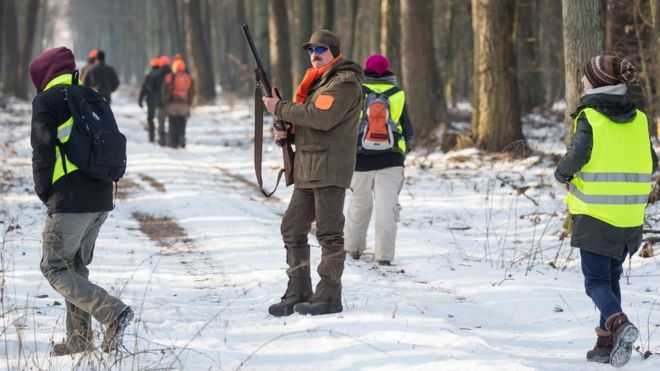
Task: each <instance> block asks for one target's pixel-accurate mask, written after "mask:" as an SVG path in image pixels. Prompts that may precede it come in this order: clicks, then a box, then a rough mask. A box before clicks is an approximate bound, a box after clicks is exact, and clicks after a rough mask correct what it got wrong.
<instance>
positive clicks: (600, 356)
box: [587, 327, 613, 363]
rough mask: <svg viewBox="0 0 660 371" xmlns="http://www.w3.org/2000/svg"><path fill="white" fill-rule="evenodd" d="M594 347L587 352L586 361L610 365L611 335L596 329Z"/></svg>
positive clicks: (598, 328)
mask: <svg viewBox="0 0 660 371" xmlns="http://www.w3.org/2000/svg"><path fill="white" fill-rule="evenodd" d="M596 336H597V338H596V345H594V348H593V349H592V350H590V351H588V352H587V361H589V362H598V363H610V353H612V341H613V339H612V333H611V332H609V331H607V330H603V329H602V328H600V327H596Z"/></svg>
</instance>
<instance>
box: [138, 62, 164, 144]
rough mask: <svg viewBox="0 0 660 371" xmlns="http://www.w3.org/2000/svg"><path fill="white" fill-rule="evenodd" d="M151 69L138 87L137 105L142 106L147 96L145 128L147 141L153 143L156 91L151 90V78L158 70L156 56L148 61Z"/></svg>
mask: <svg viewBox="0 0 660 371" xmlns="http://www.w3.org/2000/svg"><path fill="white" fill-rule="evenodd" d="M149 65H150V66H151V70H150V71H149V73H148V74H147V76H145V78H144V82H143V83H142V88H141V89H140V97H139V98H138V105H139V106H140V108H142V101H144V98H147V130H148V131H149V142H151V143H153V142H154V140H155V134H156V133H155V132H154V131H155V126H154V117H155V116H156V96H157V95H158V93H159V92H158V91H153V90H151V88H152V84H151V80H152V79H153V78H154V76H155V75H156V73H157V72H158V58H152V59H151V62H150V63H149Z"/></svg>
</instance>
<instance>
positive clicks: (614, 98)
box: [555, 56, 658, 367]
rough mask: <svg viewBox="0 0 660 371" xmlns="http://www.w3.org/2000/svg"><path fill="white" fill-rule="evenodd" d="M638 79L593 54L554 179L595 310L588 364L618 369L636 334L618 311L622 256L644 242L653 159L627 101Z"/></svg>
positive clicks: (628, 67) (643, 124) (641, 119)
mask: <svg viewBox="0 0 660 371" xmlns="http://www.w3.org/2000/svg"><path fill="white" fill-rule="evenodd" d="M636 79H637V72H636V70H635V67H634V66H633V65H632V64H631V63H630V62H629V61H627V60H626V59H622V58H618V57H613V56H597V57H593V58H591V60H590V61H589V62H588V63H587V64H586V65H585V66H584V76H583V77H582V84H583V87H584V95H583V96H582V97H581V99H580V106H579V107H578V108H577V110H576V111H575V113H573V114H572V117H573V131H574V136H573V141H572V143H571V145H570V148H569V150H568V153H567V154H566V155H565V156H564V157H563V158H562V159H561V161H560V162H559V164H558V165H557V169H556V171H555V178H557V180H558V181H560V182H562V183H564V184H565V185H566V187H567V189H568V192H569V193H568V196H567V197H566V203H567V204H568V209H569V212H570V214H571V218H572V225H573V230H572V235H571V246H574V247H578V248H579V249H580V257H581V260H582V273H583V275H584V285H585V290H586V293H587V295H588V296H589V297H591V299H592V300H593V302H594V303H595V304H596V307H598V310H599V311H600V323H599V326H598V327H596V336H597V340H596V345H595V346H594V348H593V349H592V350H590V351H589V352H587V360H588V361H592V362H602V363H611V364H612V365H613V366H615V367H620V366H622V365H624V364H626V363H627V362H628V360H629V359H630V354H631V352H632V344H633V342H634V341H635V340H636V339H637V337H638V335H639V331H638V330H637V328H636V327H635V326H634V325H633V324H632V323H631V322H630V321H629V320H628V317H627V316H626V315H625V313H623V310H622V309H621V288H620V286H619V279H620V277H621V273H622V272H623V268H622V266H623V262H624V260H625V258H626V255H627V254H629V255H631V256H632V254H634V253H635V252H636V250H637V249H638V247H639V245H640V243H641V240H642V224H643V222H644V209H645V207H646V204H647V202H648V197H649V193H650V192H651V175H652V174H653V172H654V171H655V169H656V167H657V164H658V159H657V156H656V154H655V151H654V149H653V146H652V145H651V144H650V136H649V127H648V120H647V118H646V115H645V114H644V112H642V111H640V110H638V109H637V108H636V106H635V104H634V103H633V102H632V101H631V100H630V98H629V96H628V87H627V85H628V84H630V83H632V82H634V81H635V80H636Z"/></svg>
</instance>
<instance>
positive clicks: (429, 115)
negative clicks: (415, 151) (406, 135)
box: [400, 0, 437, 144]
mask: <svg viewBox="0 0 660 371" xmlns="http://www.w3.org/2000/svg"><path fill="white" fill-rule="evenodd" d="M400 6H401V45H402V53H401V54H402V61H403V67H402V69H403V87H404V89H405V91H406V97H407V99H406V104H407V106H408V108H409V110H410V112H409V113H410V117H411V121H412V124H413V125H414V126H415V133H416V135H415V136H416V141H417V142H418V143H422V144H423V143H424V142H426V141H427V139H428V137H429V136H430V135H431V134H432V133H433V131H434V130H435V128H436V123H435V122H434V121H433V107H434V106H435V104H436V103H437V102H434V101H433V88H432V85H431V79H429V76H432V74H433V56H432V53H433V50H432V48H429V45H431V42H432V40H431V23H430V21H431V8H430V3H429V2H428V1H425V0H401V3H400Z"/></svg>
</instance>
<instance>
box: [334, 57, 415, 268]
mask: <svg viewBox="0 0 660 371" xmlns="http://www.w3.org/2000/svg"><path fill="white" fill-rule="evenodd" d="M389 66H390V62H389V60H388V59H387V58H385V57H384V56H382V55H380V54H374V55H371V56H370V57H369V58H367V59H366V61H365V64H364V74H365V82H364V84H363V93H364V100H363V101H364V103H363V110H362V116H361V120H360V130H359V133H358V138H357V156H356V162H355V172H354V173H353V178H352V179H351V197H350V203H349V206H348V212H347V214H346V224H345V226H344V235H345V246H346V252H347V253H348V254H349V256H351V257H352V258H353V259H355V260H358V259H360V256H361V255H362V253H363V252H364V251H365V249H366V245H367V229H368V228H369V220H370V219H371V212H372V210H373V209H374V208H375V209H376V223H375V224H376V225H375V229H376V234H375V237H376V241H375V246H374V260H375V261H376V262H378V264H379V265H390V263H391V262H392V260H393V259H394V248H395V242H396V231H397V225H396V223H397V221H398V220H399V212H400V210H401V206H400V205H399V192H401V188H402V187H403V178H404V176H403V162H404V159H405V155H406V153H408V152H409V151H410V148H411V145H412V140H413V134H414V133H413V128H412V125H411V123H410V118H409V117H408V113H407V110H406V98H405V95H404V92H403V90H401V89H400V88H398V87H397V82H396V76H395V75H394V74H393V73H392V72H391V71H390V70H389ZM385 99H386V100H385Z"/></svg>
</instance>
